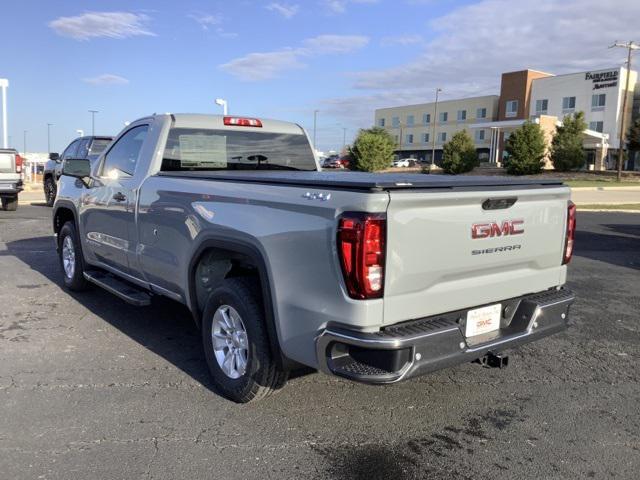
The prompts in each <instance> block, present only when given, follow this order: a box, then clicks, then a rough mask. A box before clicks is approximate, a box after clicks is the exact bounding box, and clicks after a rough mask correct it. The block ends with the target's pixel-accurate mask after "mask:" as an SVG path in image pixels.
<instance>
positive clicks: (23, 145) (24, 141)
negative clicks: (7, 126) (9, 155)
mask: <svg viewBox="0 0 640 480" xmlns="http://www.w3.org/2000/svg"><path fill="white" fill-rule="evenodd" d="M22 134H23V138H22V140H23V144H22V153H24V157H25V158H26V156H27V130H24V131H23V132H22Z"/></svg>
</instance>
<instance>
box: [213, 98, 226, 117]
mask: <svg viewBox="0 0 640 480" xmlns="http://www.w3.org/2000/svg"><path fill="white" fill-rule="evenodd" d="M216 105H220V106H221V107H222V114H223V115H228V114H229V105H228V104H227V101H226V100H225V99H224V98H216Z"/></svg>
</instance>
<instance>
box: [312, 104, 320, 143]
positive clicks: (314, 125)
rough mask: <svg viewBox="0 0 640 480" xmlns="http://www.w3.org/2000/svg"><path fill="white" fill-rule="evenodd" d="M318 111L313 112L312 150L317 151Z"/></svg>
mask: <svg viewBox="0 0 640 480" xmlns="http://www.w3.org/2000/svg"><path fill="white" fill-rule="evenodd" d="M319 111H320V110H314V111H313V149H314V150H315V151H318V147H316V129H317V126H318V112H319Z"/></svg>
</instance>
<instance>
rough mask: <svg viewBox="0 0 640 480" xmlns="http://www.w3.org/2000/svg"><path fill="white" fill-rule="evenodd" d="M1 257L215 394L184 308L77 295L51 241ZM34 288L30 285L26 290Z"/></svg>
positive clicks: (160, 301) (26, 244)
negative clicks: (65, 278)
mask: <svg viewBox="0 0 640 480" xmlns="http://www.w3.org/2000/svg"><path fill="white" fill-rule="evenodd" d="M6 246H7V250H6V251H3V252H0V256H14V257H16V258H18V259H19V260H21V261H22V262H23V263H25V264H26V265H28V266H29V267H30V268H32V269H33V270H35V271H37V272H39V273H40V274H42V275H44V276H45V277H46V278H47V279H49V280H50V281H51V282H53V283H55V284H56V285H59V286H60V288H61V289H63V290H62V291H61V292H60V295H69V296H71V297H73V298H74V299H75V300H76V301H77V302H78V303H80V304H81V305H83V306H84V307H85V308H87V309H88V310H90V311H91V312H92V313H93V314H95V315H96V316H98V317H100V318H102V319H103V320H104V321H106V322H108V323H109V324H111V325H112V326H113V327H115V328H117V329H118V330H120V331H121V332H122V333H124V334H125V335H127V336H128V337H130V338H131V339H133V340H135V341H136V342H137V343H139V344H140V345H142V346H144V347H146V348H148V349H149V350H151V351H152V352H154V353H155V354H157V355H159V356H161V357H162V358H164V359H165V360H167V361H168V362H170V363H172V364H173V365H175V366H176V367H178V368H179V369H180V370H182V371H183V372H185V373H186V374H187V375H189V376H191V377H192V378H193V379H194V380H196V381H197V382H199V383H201V384H202V385H203V386H205V387H206V388H208V389H209V390H211V391H212V392H214V393H216V394H219V392H217V391H216V390H215V387H214V385H213V383H212V382H211V378H210V375H209V370H208V368H207V365H206V362H205V358H204V353H203V351H202V345H201V339H200V332H199V330H198V329H197V327H196V325H195V323H194V322H193V320H192V317H191V313H190V312H189V310H188V309H187V308H186V307H185V306H184V305H182V304H180V303H177V302H174V301H172V300H169V299H166V298H164V297H161V296H154V297H153V298H152V303H151V305H150V306H148V307H135V306H133V305H129V304H127V303H125V302H124V301H122V300H120V299H119V298H117V297H115V296H113V295H112V294H110V293H108V292H106V291H103V290H101V289H100V288H99V287H93V288H90V289H89V290H88V291H86V292H82V293H76V292H71V291H69V290H67V289H66V288H65V287H64V285H63V283H62V272H61V270H60V266H59V264H58V256H57V254H56V251H55V246H54V243H53V241H52V238H51V237H48V236H47V237H34V238H26V239H23V240H16V241H12V242H7V243H6ZM26 287H28V286H25V288H26ZM313 372H315V370H312V369H301V370H300V371H296V372H292V375H291V376H290V378H296V377H299V376H304V375H308V374H309V373H313Z"/></svg>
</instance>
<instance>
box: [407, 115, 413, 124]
mask: <svg viewBox="0 0 640 480" xmlns="http://www.w3.org/2000/svg"><path fill="white" fill-rule="evenodd" d="M414 120H415V119H414V117H413V115H407V127H413V123H414Z"/></svg>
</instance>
